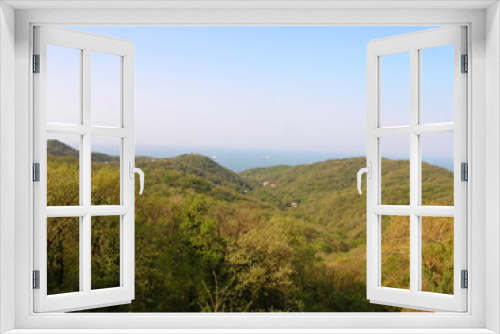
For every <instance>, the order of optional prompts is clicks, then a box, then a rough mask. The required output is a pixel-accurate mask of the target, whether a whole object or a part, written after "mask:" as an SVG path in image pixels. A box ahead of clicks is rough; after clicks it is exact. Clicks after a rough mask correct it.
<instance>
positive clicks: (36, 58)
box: [33, 55, 40, 73]
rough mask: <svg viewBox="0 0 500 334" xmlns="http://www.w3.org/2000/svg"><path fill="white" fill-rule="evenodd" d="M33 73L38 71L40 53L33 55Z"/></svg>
mask: <svg viewBox="0 0 500 334" xmlns="http://www.w3.org/2000/svg"><path fill="white" fill-rule="evenodd" d="M33 73H40V55H33Z"/></svg>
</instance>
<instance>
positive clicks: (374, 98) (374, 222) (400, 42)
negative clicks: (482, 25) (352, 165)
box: [367, 26, 470, 312]
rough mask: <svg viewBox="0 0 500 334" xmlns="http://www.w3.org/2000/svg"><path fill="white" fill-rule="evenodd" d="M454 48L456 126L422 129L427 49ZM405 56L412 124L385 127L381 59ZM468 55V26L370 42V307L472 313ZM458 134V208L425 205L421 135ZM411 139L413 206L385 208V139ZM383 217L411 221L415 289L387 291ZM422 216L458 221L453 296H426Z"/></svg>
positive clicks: (368, 253)
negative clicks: (467, 279) (464, 283)
mask: <svg viewBox="0 0 500 334" xmlns="http://www.w3.org/2000/svg"><path fill="white" fill-rule="evenodd" d="M450 44H451V45H454V56H453V58H454V64H453V67H454V122H453V123H443V124H422V123H421V112H420V95H421V94H420V91H421V87H420V86H421V85H420V83H421V53H420V51H421V50H422V49H426V48H432V47H438V46H442V45H450ZM400 52H409V55H410V125H408V126H400V127H386V128H382V127H381V117H382V112H381V103H380V96H381V88H382V87H380V85H381V80H380V77H381V70H382V69H381V58H382V56H385V55H389V54H395V53H400ZM463 54H467V44H466V27H465V26H456V27H446V28H437V29H431V30H428V31H423V32H416V33H411V34H405V35H400V36H394V37H388V38H383V39H379V40H374V41H371V42H370V43H369V44H368V47H367V63H368V64H367V71H368V75H367V89H368V97H367V104H368V109H367V132H368V133H367V162H368V164H370V163H371V166H372V172H371V174H372V177H371V178H368V179H367V185H368V188H367V230H368V232H367V297H368V299H370V301H371V302H373V303H377V304H384V305H394V306H404V307H409V308H417V309H423V310H446V311H458V312H464V311H466V310H467V303H466V302H467V290H466V289H462V288H461V270H462V269H463V270H466V269H467V248H466V247H464V245H466V244H467V182H462V181H461V175H460V164H461V163H462V162H465V163H466V162H468V161H467V123H466V122H467V119H466V115H467V113H466V111H467V75H468V74H467V73H461V55H463ZM469 73H470V72H469ZM436 133H453V134H454V152H453V153H454V163H453V165H454V170H455V173H454V207H453V206H450V207H439V206H423V205H422V203H421V197H422V191H421V186H422V181H421V179H422V177H421V175H422V170H421V160H422V159H421V158H422V157H421V145H420V139H419V137H420V135H423V134H436ZM390 136H408V137H409V138H410V151H409V153H410V205H405V206H400V205H381V193H382V192H381V190H382V189H381V186H382V182H381V173H382V171H381V165H380V164H381V158H382V156H381V154H382V152H381V139H382V138H384V137H390ZM382 215H404V216H409V217H410V289H409V290H405V289H395V288H389V287H384V286H382V284H381V277H382V260H381V255H382V249H381V247H382V245H381V240H382V235H381V232H382V231H381V217H382ZM422 216H441V217H454V232H455V233H454V268H455V269H454V271H455V272H454V294H453V295H447V294H439V293H431V292H424V291H422V290H421V284H422V277H421V274H422V255H421V221H420V220H421V219H420V217H422Z"/></svg>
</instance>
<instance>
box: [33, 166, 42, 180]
mask: <svg viewBox="0 0 500 334" xmlns="http://www.w3.org/2000/svg"><path fill="white" fill-rule="evenodd" d="M33 181H34V182H39V181H40V164H39V163H38V162H36V163H34V164H33Z"/></svg>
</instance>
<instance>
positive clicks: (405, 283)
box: [381, 216, 410, 289]
mask: <svg viewBox="0 0 500 334" xmlns="http://www.w3.org/2000/svg"><path fill="white" fill-rule="evenodd" d="M381 220H382V221H381V223H382V257H381V258H382V286H385V287H390V288H399V289H409V288H410V217H408V216H382V217H381Z"/></svg>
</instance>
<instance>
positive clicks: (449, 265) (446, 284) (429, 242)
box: [421, 217, 454, 295]
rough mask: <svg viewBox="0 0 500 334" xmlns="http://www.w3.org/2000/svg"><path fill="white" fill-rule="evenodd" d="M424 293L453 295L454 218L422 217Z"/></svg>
mask: <svg viewBox="0 0 500 334" xmlns="http://www.w3.org/2000/svg"><path fill="white" fill-rule="evenodd" d="M421 224H422V291H428V292H438V293H446V294H451V295H452V294H453V274H454V271H453V269H454V266H453V230H454V226H453V218H451V217H421Z"/></svg>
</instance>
